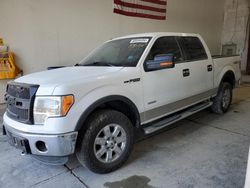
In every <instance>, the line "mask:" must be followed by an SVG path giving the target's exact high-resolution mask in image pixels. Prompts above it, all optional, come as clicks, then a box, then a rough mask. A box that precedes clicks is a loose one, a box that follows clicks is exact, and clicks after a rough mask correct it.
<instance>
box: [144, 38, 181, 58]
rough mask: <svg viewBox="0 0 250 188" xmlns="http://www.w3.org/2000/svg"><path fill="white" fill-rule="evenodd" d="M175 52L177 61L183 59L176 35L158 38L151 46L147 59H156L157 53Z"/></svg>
mask: <svg viewBox="0 0 250 188" xmlns="http://www.w3.org/2000/svg"><path fill="white" fill-rule="evenodd" d="M163 54H173V55H174V61H175V62H176V63H178V62H181V61H183V57H182V54H181V50H180V48H179V46H178V43H177V41H176V39H175V37H171V36H169V37H161V38H158V39H157V40H156V41H155V43H154V45H153V47H152V48H151V50H150V52H149V54H148V57H147V60H154V57H155V56H156V55H163Z"/></svg>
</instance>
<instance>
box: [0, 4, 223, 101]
mask: <svg viewBox="0 0 250 188" xmlns="http://www.w3.org/2000/svg"><path fill="white" fill-rule="evenodd" d="M167 9H168V12H167V20H166V21H157V20H149V19H142V18H133V17H126V16H121V15H117V14H113V12H112V0H0V37H3V38H4V40H5V42H6V43H7V44H8V45H9V47H10V49H11V50H12V51H14V52H15V54H16V59H17V64H18V65H19V66H20V68H22V69H23V70H24V73H25V74H27V73H31V72H36V71H40V70H45V69H46V67H48V66H52V65H73V64H75V63H77V62H78V61H80V60H81V59H82V58H83V57H84V56H85V55H86V54H87V53H89V51H90V50H92V49H93V48H95V47H96V46H98V45H100V43H102V42H103V41H106V40H107V39H111V38H114V37H117V36H121V35H127V34H132V33H140V32H154V31H176V32H194V33H200V34H202V35H203V37H204V38H205V40H206V41H207V43H208V45H209V47H210V49H211V51H212V53H219V51H220V41H221V32H222V24H223V9H224V0H168V8H167ZM4 87H5V84H3V81H0V94H1V95H2V93H3V88H4ZM0 98H1V97H0ZM0 102H1V99H0Z"/></svg>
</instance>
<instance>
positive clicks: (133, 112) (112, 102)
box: [75, 95, 140, 131]
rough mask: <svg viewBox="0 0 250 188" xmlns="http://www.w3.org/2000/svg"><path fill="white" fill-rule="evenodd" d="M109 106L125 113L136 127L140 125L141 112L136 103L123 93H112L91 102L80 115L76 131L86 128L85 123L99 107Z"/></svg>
mask: <svg viewBox="0 0 250 188" xmlns="http://www.w3.org/2000/svg"><path fill="white" fill-rule="evenodd" d="M103 108H109V109H114V110H117V111H120V112H122V113H124V114H125V115H126V116H127V117H128V118H129V119H130V120H131V122H132V124H133V125H134V126H135V127H139V125H140V114H139V111H138V109H137V107H136V105H135V104H134V103H133V102H132V101H131V100H130V99H128V98H127V97H125V96H121V95H111V96H107V97H103V98H101V99H99V100H97V101H95V102H94V103H93V104H91V105H90V106H89V107H88V108H87V109H86V110H85V111H84V112H83V113H82V115H81V116H80V118H79V120H78V121H77V124H76V128H75V130H76V131H79V130H81V129H83V131H84V129H85V128H86V127H85V126H84V123H85V122H86V120H87V118H88V117H89V116H90V115H91V114H92V113H94V112H95V111H96V110H98V109H103Z"/></svg>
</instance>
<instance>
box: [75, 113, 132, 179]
mask: <svg viewBox="0 0 250 188" xmlns="http://www.w3.org/2000/svg"><path fill="white" fill-rule="evenodd" d="M85 126H88V129H87V130H86V133H85V134H84V136H83V138H82V141H81V143H80V145H79V147H78V150H77V153H76V155H77V158H78V160H79V162H80V163H81V164H82V165H84V166H86V167H88V168H89V169H90V170H91V171H93V172H96V173H101V174H102V173H109V172H111V171H114V170H116V169H117V168H119V167H120V166H121V165H122V164H123V163H124V162H125V161H126V160H127V159H128V157H129V154H130V152H131V150H132V147H133V142H134V133H133V126H132V124H131V122H130V120H129V119H128V118H127V117H126V116H125V115H124V114H122V113H121V112H118V111H114V110H100V111H97V112H96V113H94V114H93V115H92V116H91V117H90V118H89V119H88V121H87V124H86V125H85Z"/></svg>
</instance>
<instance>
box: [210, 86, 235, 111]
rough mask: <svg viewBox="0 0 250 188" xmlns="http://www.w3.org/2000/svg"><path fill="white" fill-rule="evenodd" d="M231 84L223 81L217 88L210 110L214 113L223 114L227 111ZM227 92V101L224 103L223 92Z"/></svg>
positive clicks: (231, 88) (230, 98)
mask: <svg viewBox="0 0 250 188" xmlns="http://www.w3.org/2000/svg"><path fill="white" fill-rule="evenodd" d="M232 91H233V86H232V85H231V84H230V83H228V82H223V83H222V84H221V86H220V88H219V91H218V93H217V96H216V97H215V98H214V99H213V105H212V106H211V110H212V112H214V113H216V114H224V113H226V112H227V111H228V109H229V108H230V106H231V103H232V96H233V92H232ZM226 92H228V94H229V97H228V103H226V104H225V105H224V102H223V101H224V100H225V99H224V98H225V93H226Z"/></svg>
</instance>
